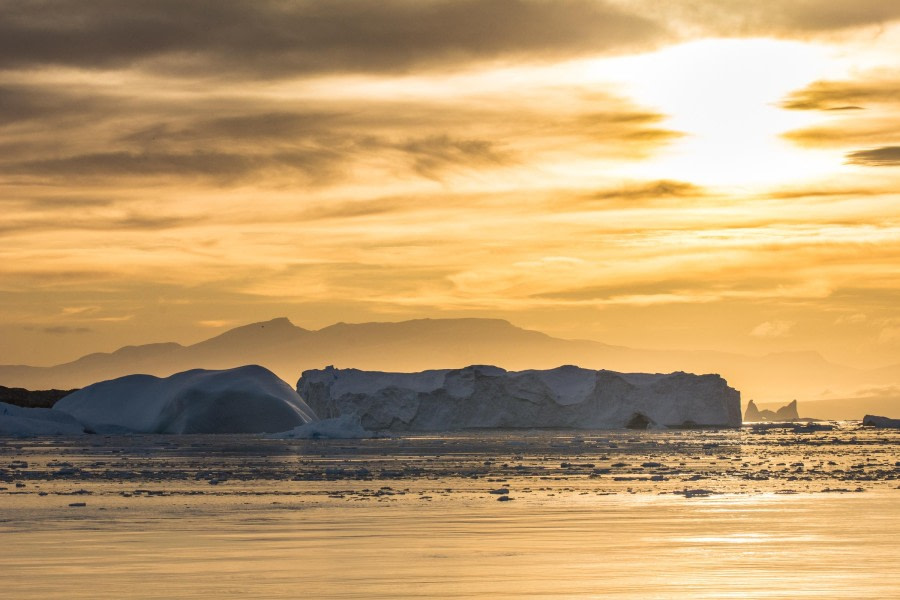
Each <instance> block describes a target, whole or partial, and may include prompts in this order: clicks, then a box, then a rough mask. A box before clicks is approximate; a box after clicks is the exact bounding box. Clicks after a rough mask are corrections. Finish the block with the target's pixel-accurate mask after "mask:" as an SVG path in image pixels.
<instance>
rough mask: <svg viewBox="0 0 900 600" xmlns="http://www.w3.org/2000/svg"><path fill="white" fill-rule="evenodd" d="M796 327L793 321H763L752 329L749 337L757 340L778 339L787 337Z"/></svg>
mask: <svg viewBox="0 0 900 600" xmlns="http://www.w3.org/2000/svg"><path fill="white" fill-rule="evenodd" d="M794 325H796V323H795V322H793V321H765V322H764V323H760V324H759V325H757V326H756V327H754V328H753V329H752V330H751V331H750V335H752V336H753V337H758V338H780V337H785V336H787V335H788V334H789V333H790V332H791V330H792V329H793V328H794Z"/></svg>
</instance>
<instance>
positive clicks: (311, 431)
mask: <svg viewBox="0 0 900 600" xmlns="http://www.w3.org/2000/svg"><path fill="white" fill-rule="evenodd" d="M267 437H269V438H272V439H306V440H309V439H336V440H344V439H364V438H371V437H378V436H377V434H375V433H374V432H371V431H367V430H365V429H363V427H362V425H360V424H359V419H358V418H356V417H355V416H353V415H342V416H340V417H336V418H334V419H322V420H321V421H313V422H311V423H306V424H305V425H300V426H299V427H295V428H293V429H291V430H290V431H283V432H281V433H273V434H271V435H269V436H267Z"/></svg>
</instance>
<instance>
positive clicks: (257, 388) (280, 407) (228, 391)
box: [52, 365, 316, 433]
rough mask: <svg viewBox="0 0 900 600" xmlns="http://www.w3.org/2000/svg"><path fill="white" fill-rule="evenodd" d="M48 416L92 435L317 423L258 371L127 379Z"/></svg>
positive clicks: (65, 402) (81, 394)
mask: <svg viewBox="0 0 900 600" xmlns="http://www.w3.org/2000/svg"><path fill="white" fill-rule="evenodd" d="M52 410H54V411H57V412H59V413H61V414H66V415H70V416H71V417H73V418H74V419H76V420H78V421H80V422H81V423H83V424H84V425H85V426H86V427H87V428H88V429H89V430H91V431H95V432H118V431H128V432H135V433H271V432H276V431H285V430H288V429H291V428H294V427H297V426H298V425H303V424H305V423H308V422H310V421H313V420H315V419H316V415H315V413H314V412H313V411H312V410H311V409H310V408H309V406H307V405H306V403H305V402H303V400H302V399H301V398H300V396H298V395H297V392H295V391H294V390H293V389H291V387H290V385H288V384H287V383H285V382H284V381H282V380H281V379H279V378H278V377H276V376H275V374H274V373H272V372H271V371H269V370H268V369H265V368H263V367H260V366H257V365H248V366H244V367H237V368H234V369H225V370H220V371H208V370H203V369H194V370H192V371H185V372H183V373H176V374H175V375H172V376H171V377H165V378H159V377H154V376H152V375H128V376H126V377H120V378H118V379H111V380H109V381H102V382H100V383H95V384H93V385H89V386H87V387H85V388H82V389H81V390H79V391H77V392H74V393H72V394H70V395H68V396H66V397H65V398H62V399H61V400H60V401H59V402H57V403H56V405H55V406H54V407H53V409H52Z"/></svg>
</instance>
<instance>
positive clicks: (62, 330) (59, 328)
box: [41, 325, 93, 335]
mask: <svg viewBox="0 0 900 600" xmlns="http://www.w3.org/2000/svg"><path fill="white" fill-rule="evenodd" d="M41 331H43V332H44V333H49V334H52V335H71V334H73V333H91V332H92V331H93V330H92V329H91V328H90V327H68V326H66V325H55V326H53V327H44V328H43V329H42V330H41Z"/></svg>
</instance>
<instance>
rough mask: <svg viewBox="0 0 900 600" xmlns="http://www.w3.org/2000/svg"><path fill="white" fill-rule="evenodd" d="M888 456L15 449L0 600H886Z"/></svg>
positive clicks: (396, 447) (663, 449) (196, 446)
mask: <svg viewBox="0 0 900 600" xmlns="http://www.w3.org/2000/svg"><path fill="white" fill-rule="evenodd" d="M800 439H802V440H805V441H799V440H800ZM798 444H799V446H800V447H799V448H798ZM897 448H898V446H897V439H896V437H895V436H893V435H892V434H890V435H889V434H880V433H879V434H872V433H861V432H858V431H855V430H853V431H851V430H847V431H838V432H826V433H822V434H818V433H817V434H815V435H811V434H808V435H806V436H803V437H800V438H796V436H795V434H793V433H791V432H785V433H776V434H774V435H773V433H772V432H766V433H760V434H759V435H758V436H756V437H754V436H753V435H752V434H750V433H748V432H744V433H742V434H740V435H738V434H734V433H725V434H703V435H701V434H696V433H688V434H678V435H674V434H665V435H664V434H656V435H652V434H641V435H640V436H638V437H634V434H632V433H628V434H625V433H621V434H620V433H615V434H609V433H603V434H597V435H594V436H586V437H581V436H576V435H571V434H570V435H568V436H566V435H561V434H559V433H557V434H554V435H550V434H543V433H531V434H528V435H525V434H522V435H519V436H509V435H503V436H494V437H491V436H486V437H485V436H482V437H477V436H476V438H472V437H466V436H457V437H451V438H447V439H439V438H424V437H423V438H418V439H403V440H387V441H377V440H373V441H368V442H347V441H342V442H337V441H332V442H325V443H317V444H314V443H298V444H295V445H293V446H290V445H289V446H285V445H284V444H283V443H282V442H278V443H277V445H276V444H274V443H273V444H269V443H268V441H266V442H259V441H256V440H250V439H248V438H237V439H230V438H228V439H226V438H217V439H215V440H212V441H210V439H207V438H204V439H196V438H195V439H184V440H177V441H175V442H173V440H172V438H150V437H148V438H145V439H143V440H142V442H141V443H140V444H134V443H132V444H130V445H127V446H126V445H125V444H124V443H123V442H122V440H117V439H104V440H99V441H98V440H95V441H94V442H93V443H92V444H91V445H86V444H85V443H84V441H77V440H76V441H69V442H60V441H47V440H36V441H26V442H17V441H16V442H14V441H10V442H9V443H7V444H6V445H5V446H3V447H2V448H0V465H3V466H4V468H5V470H2V471H0V475H4V477H5V481H6V483H4V484H0V485H3V486H5V487H4V488H3V489H2V490H0V509H2V513H0V540H2V544H0V561H2V562H0V564H2V565H3V568H2V569H0V590H2V591H0V596H2V597H3V598H11V599H12V598H16V599H38V598H41V599H44V598H74V599H81V598H85V599H87V598H123V597H129V598H148V599H149V598H238V597H241V598H482V597H492V598H495V597H500V598H504V597H532V598H600V597H603V598H804V597H816V598H879V599H881V598H897V597H900V593H898V591H897V590H898V589H900V569H898V568H897V565H898V564H900V541H898V536H900V490H898V482H897V476H896V472H897V470H898V466H900V465H897V464H896V462H897V461H898V460H900V457H898V456H897ZM691 457H693V458H691ZM650 458H652V459H654V460H648V459H650ZM683 459H684V460H683ZM861 461H865V462H861ZM782 463H783V464H782ZM798 463H802V467H801V465H800V464H798ZM829 463H834V464H832V465H829ZM124 465H128V466H127V468H126V467H125V466H124ZM410 465H412V466H410ZM613 465H620V466H617V467H616V466H613ZM643 465H650V466H643ZM745 465H746V466H745ZM242 468H243V470H242ZM329 469H330V474H329V475H327V476H326V475H325V473H326V471H327V470H329ZM254 473H255V474H256V475H255V476H254V475H253V474H254ZM317 473H318V474H319V475H320V476H316V474H317ZM17 483H18V484H20V485H18V486H17V485H16V484H17ZM748 485H749V486H750V487H749V488H748V487H747V486H748ZM499 490H508V491H509V493H508V494H492V493H491V492H492V491H494V492H496V491H499ZM826 490H839V491H826ZM857 490H858V491H857ZM502 496H509V497H512V498H513V499H514V500H513V501H498V500H497V498H499V497H502ZM80 503H84V506H70V504H80Z"/></svg>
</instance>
